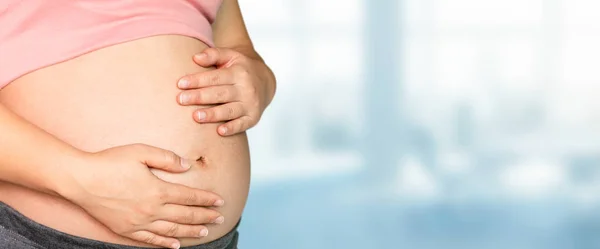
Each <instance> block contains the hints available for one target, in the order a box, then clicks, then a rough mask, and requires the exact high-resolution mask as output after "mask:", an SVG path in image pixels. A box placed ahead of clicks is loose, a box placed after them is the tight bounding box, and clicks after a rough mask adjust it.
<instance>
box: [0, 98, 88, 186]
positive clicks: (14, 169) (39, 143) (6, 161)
mask: <svg viewBox="0 0 600 249" xmlns="http://www.w3.org/2000/svg"><path fill="white" fill-rule="evenodd" d="M83 155H84V152H82V151H80V150H77V149H76V148H74V147H72V146H70V145H68V144H66V143H64V142H62V141H60V140H58V139H57V138H55V137H53V136H52V135H50V134H48V133H46V132H44V131H43V130H42V129H40V128H38V127H36V126H35V125H32V124H30V123H28V122H27V121H25V120H23V119H22V118H21V117H19V116H17V115H16V114H14V113H12V112H11V111H10V110H8V109H7V108H6V107H4V106H3V105H1V104H0V180H2V181H6V182H10V183H13V184H17V185H21V186H24V187H28V188H32V189H35V190H38V191H41V192H44V193H47V194H52V195H61V194H63V193H62V192H63V191H64V189H62V188H61V187H60V185H61V184H60V183H62V182H65V180H66V177H67V173H66V170H65V166H66V165H70V164H79V162H78V161H80V160H81V158H82V157H83Z"/></svg>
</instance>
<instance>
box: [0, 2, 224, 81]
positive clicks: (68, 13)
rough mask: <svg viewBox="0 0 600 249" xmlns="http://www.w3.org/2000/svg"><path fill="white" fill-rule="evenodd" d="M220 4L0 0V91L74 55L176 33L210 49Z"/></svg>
mask: <svg viewBox="0 0 600 249" xmlns="http://www.w3.org/2000/svg"><path fill="white" fill-rule="evenodd" d="M221 2H222V0H0V88H2V87H4V86H6V85H8V84H9V83H10V82H11V81H13V80H15V79H17V78H18V77H20V76H22V75H24V74H27V73H29V72H31V71H34V70H36V69H39V68H43V67H46V66H50V65H52V64H56V63H59V62H62V61H65V60H68V59H72V58H74V57H77V56H79V55H82V54H85V53H88V52H91V51H94V50H97V49H100V48H103V47H107V46H110V45H114V44H118V43H122V42H126V41H131V40H135V39H139V38H143V37H148V36H153V35H161V34H178V35H185V36H189V37H194V38H197V39H199V40H200V41H202V42H204V43H206V44H207V45H208V46H214V44H213V41H212V29H211V24H212V22H213V21H214V19H215V17H216V14H217V11H218V9H219V6H220V5H221Z"/></svg>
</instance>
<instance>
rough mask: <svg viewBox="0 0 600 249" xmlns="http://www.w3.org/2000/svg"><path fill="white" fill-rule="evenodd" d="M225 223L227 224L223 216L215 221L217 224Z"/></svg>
mask: <svg viewBox="0 0 600 249" xmlns="http://www.w3.org/2000/svg"><path fill="white" fill-rule="evenodd" d="M223 222H225V217H223V216H219V218H216V219H215V221H214V223H215V224H223Z"/></svg>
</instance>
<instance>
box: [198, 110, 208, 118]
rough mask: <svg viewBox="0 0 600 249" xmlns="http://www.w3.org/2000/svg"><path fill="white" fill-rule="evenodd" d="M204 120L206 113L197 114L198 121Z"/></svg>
mask: <svg viewBox="0 0 600 249" xmlns="http://www.w3.org/2000/svg"><path fill="white" fill-rule="evenodd" d="M205 118H206V112H198V120H204V119H205Z"/></svg>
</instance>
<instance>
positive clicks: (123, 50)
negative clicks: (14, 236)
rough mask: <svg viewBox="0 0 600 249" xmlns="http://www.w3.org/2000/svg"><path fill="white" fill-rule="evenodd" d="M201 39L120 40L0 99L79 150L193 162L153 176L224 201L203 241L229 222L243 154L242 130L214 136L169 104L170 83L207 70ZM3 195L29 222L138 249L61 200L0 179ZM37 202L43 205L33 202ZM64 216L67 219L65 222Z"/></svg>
mask: <svg viewBox="0 0 600 249" xmlns="http://www.w3.org/2000/svg"><path fill="white" fill-rule="evenodd" d="M205 47H206V45H204V44H203V43H201V42H199V41H198V40H195V39H192V38H187V37H181V36H156V37H149V38H144V39H140V40H136V41H132V42H128V43H123V44H119V45H115V46H111V47H108V48H104V49H101V50H97V51H94V52H92V53H89V54H86V55H83V56H81V57H78V58H75V59H73V60H69V61H66V62H63V63H59V64H56V65H52V66H50V67H47V68H43V69H40V70H37V71H34V72H32V73H30V74H27V75H25V76H23V77H21V78H19V79H17V80H16V81H14V82H12V83H11V84H10V85H9V86H7V87H6V88H4V89H2V90H1V91H0V103H2V104H4V105H5V106H6V107H8V108H9V109H11V110H12V111H14V112H15V113H17V114H19V115H20V116H22V117H23V118H25V119H26V120H28V121H29V122H31V123H33V124H35V125H37V126H38V127H40V128H42V129H44V130H45V131H47V132H49V133H51V134H53V135H54V136H56V137H57V138H59V139H61V140H63V141H65V142H67V143H69V144H71V145H73V146H75V147H77V148H79V149H82V150H85V151H91V152H93V151H99V150H103V149H106V148H110V147H114V146H119V145H124V144H132V143H144V144H148V145H152V146H156V147H159V148H163V149H167V150H171V151H174V152H175V153H177V154H179V155H180V156H183V157H186V158H188V159H192V160H193V159H199V158H200V157H202V158H203V160H202V162H201V164H200V166H198V167H193V168H192V169H190V170H189V171H187V172H185V173H182V174H169V173H166V172H163V171H153V173H154V174H155V175H157V176H158V177H159V178H161V179H163V180H165V181H169V182H174V183H180V184H184V185H187V186H190V187H195V188H200V189H205V190H209V191H214V192H215V193H217V194H219V195H221V196H222V197H223V198H224V199H225V202H226V203H227V205H226V206H224V207H222V209H220V210H219V211H220V212H221V213H222V214H223V216H224V217H225V223H224V224H221V225H217V226H213V227H209V235H208V236H207V237H205V238H202V239H194V240H191V239H190V240H187V239H186V240H182V245H195V244H200V243H206V242H209V241H212V240H215V239H218V238H219V237H221V236H223V235H224V234H226V233H227V232H228V231H230V230H231V228H232V227H233V226H234V225H235V223H236V222H237V220H238V219H239V217H240V216H241V213H242V211H243V208H244V206H245V202H246V198H247V195H248V189H249V180H250V158H249V151H248V141H247V137H246V135H245V134H240V135H237V136H232V137H221V136H219V135H218V134H217V132H216V127H217V125H216V124H202V125H200V124H198V123H196V122H194V120H193V119H192V111H193V110H195V108H201V107H183V106H179V105H178V104H177V102H176V96H177V93H178V92H179V90H178V89H177V87H176V82H177V79H178V78H180V77H181V76H183V75H186V74H189V73H193V72H199V71H203V70H210V69H206V68H201V67H199V66H197V65H195V64H194V63H193V61H192V60H191V57H192V55H193V54H195V53H198V52H200V51H202V50H203V49H204V48H205ZM0 193H2V194H0V201H4V202H6V203H8V204H9V205H11V206H12V207H14V208H15V209H16V210H19V212H21V213H23V214H25V215H26V216H27V217H30V218H31V219H32V220H35V221H36V222H39V223H41V224H44V225H46V226H49V227H52V228H54V229H57V230H59V231H62V232H65V233H68V234H72V235H77V236H81V237H85V238H90V239H96V240H101V241H105V242H113V243H119V244H128V245H138V244H140V243H136V242H133V241H130V240H128V239H125V238H122V237H119V236H117V235H116V234H113V233H112V232H110V231H109V230H108V229H106V228H105V227H104V226H103V225H102V224H100V223H99V222H97V221H96V220H95V219H93V218H92V217H90V216H89V215H87V214H86V213H85V212H84V211H83V210H81V209H80V208H78V207H76V206H74V205H73V204H72V203H70V202H67V201H65V200H62V199H57V198H54V197H50V196H47V195H44V194H41V193H38V192H34V191H31V190H28V189H24V188H20V187H17V186H14V185H8V184H2V183H1V182H0ZM40 205H42V206H44V208H39V206H40ZM64 217H68V218H67V219H65V218H64Z"/></svg>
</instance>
